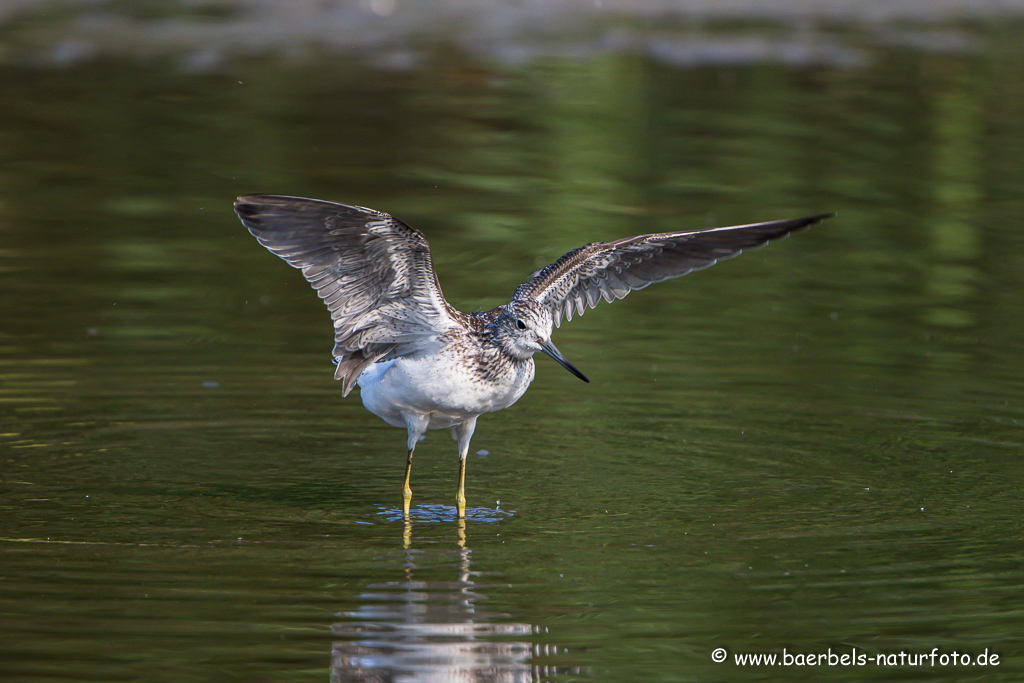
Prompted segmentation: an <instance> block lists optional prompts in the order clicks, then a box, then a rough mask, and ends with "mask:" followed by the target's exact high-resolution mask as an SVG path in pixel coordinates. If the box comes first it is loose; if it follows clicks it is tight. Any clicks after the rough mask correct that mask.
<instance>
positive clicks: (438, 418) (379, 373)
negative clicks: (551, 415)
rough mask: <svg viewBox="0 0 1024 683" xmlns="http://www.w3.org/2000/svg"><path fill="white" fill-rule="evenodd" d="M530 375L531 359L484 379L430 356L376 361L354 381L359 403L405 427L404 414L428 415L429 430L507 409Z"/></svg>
mask: <svg viewBox="0 0 1024 683" xmlns="http://www.w3.org/2000/svg"><path fill="white" fill-rule="evenodd" d="M533 376H534V366H533V359H530V360H528V361H526V362H523V363H520V364H518V365H516V366H511V367H510V369H509V371H508V372H507V373H502V374H501V376H500V377H497V378H487V379H486V380H485V379H483V378H481V377H479V376H478V375H477V374H476V373H475V372H474V369H473V368H467V367H466V366H464V365H460V364H458V363H452V362H450V361H449V359H447V358H446V357H444V356H429V357H425V358H423V357H421V358H398V359H395V360H392V361H388V362H386V363H375V364H373V365H371V366H370V367H369V368H368V369H367V370H366V371H365V372H363V374H362V375H361V376H360V377H359V381H358V384H359V393H360V396H361V397H362V399H363V405H364V406H366V409H367V410H369V411H370V412H371V413H373V414H374V415H376V416H378V417H380V418H381V419H383V420H384V421H385V422H387V423H388V424H390V425H393V426H395V427H406V426H407V425H408V423H407V421H406V419H405V415H410V416H426V417H428V418H429V420H430V423H429V426H428V429H444V428H447V427H452V426H454V425H457V424H461V423H463V422H465V421H466V420H468V419H470V418H472V417H476V416H477V415H481V414H483V413H491V412H494V411H496V410H501V409H503V408H508V407H509V406H510V405H512V404H513V403H515V402H516V401H518V400H519V398H520V397H521V396H522V395H523V394H524V393H526V389H527V388H528V387H529V386H530V382H532V381H533Z"/></svg>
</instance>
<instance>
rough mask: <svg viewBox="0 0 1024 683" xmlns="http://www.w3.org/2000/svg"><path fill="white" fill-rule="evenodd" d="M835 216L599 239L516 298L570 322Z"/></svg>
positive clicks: (519, 290) (563, 259)
mask: <svg viewBox="0 0 1024 683" xmlns="http://www.w3.org/2000/svg"><path fill="white" fill-rule="evenodd" d="M833 215H835V214H830V213H829V214H821V215H817V216H808V217H806V218H795V219H791V220H783V221H771V222H769V223H753V224H750V225H734V226H731V227H727V228H711V229H709V230H690V231H685V232H663V233H658V234H654V235H637V236H636V237H625V238H623V239H619V240H615V241H613V242H595V243H593V244H588V245H587V246H585V247H580V248H579V249H576V250H574V251H570V252H569V253H567V254H565V255H564V256H562V257H561V258H559V259H558V260H557V261H555V262H554V263H552V264H551V265H550V266H547V267H546V268H544V269H543V270H541V271H540V272H538V273H537V274H536V275H535V276H534V278H533V279H532V280H530V281H529V282H526V283H524V284H522V285H520V286H519V287H518V288H517V289H516V293H515V297H514V298H516V299H533V300H534V301H536V302H537V303H539V304H541V305H544V306H547V307H548V308H549V310H550V311H551V317H552V318H553V319H554V321H555V324H556V325H559V324H561V320H562V316H563V315H564V316H565V317H566V319H567V320H572V316H573V310H574V309H575V312H576V313H577V314H578V315H583V312H584V311H585V310H586V309H587V307H588V306H589V307H590V308H593V307H594V306H597V304H598V302H599V301H601V299H602V298H603V299H604V300H605V301H609V302H611V301H615V300H616V299H621V298H623V297H624V296H626V295H627V294H629V293H630V292H632V291H634V290H637V289H643V288H644V287H646V286H648V285H651V284H654V283H655V282H661V281H663V280H668V279H670V278H674V277H681V276H683V275H686V274H687V273H691V272H693V271H695V270H700V269H702V268H708V267H709V266H713V265H715V264H716V263H717V262H718V261H721V260H723V259H727V258H732V257H733V256H737V255H738V254H740V253H741V252H742V251H744V250H745V249H753V248H756V247H760V246H763V245H765V244H767V243H768V242H769V241H771V240H778V239H782V238H783V237H786V236H787V235H789V234H790V233H792V232H795V231H797V230H802V229H804V228H806V227H808V226H810V225H814V224H815V223H819V222H821V221H823V220H825V219H826V218H830V217H831V216H833Z"/></svg>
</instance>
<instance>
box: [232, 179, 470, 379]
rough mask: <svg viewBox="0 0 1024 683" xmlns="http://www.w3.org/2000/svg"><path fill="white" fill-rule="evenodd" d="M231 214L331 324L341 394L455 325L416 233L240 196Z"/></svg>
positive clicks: (376, 219) (306, 203)
mask: <svg viewBox="0 0 1024 683" xmlns="http://www.w3.org/2000/svg"><path fill="white" fill-rule="evenodd" d="M235 213H237V214H238V217H239V218H240V219H241V220H242V224H243V225H245V227H246V228H248V229H249V232H251V233H252V234H253V236H255V237H256V239H257V240H259V242H260V244H262V245H263V246H265V247H266V248H267V249H269V250H270V251H272V252H273V253H275V254H277V255H278V256H280V257H281V258H282V259H284V260H285V261H287V262H288V263H290V264H291V265H292V266H294V267H296V268H299V269H301V270H302V274H303V276H305V278H306V280H308V281H309V283H310V284H311V285H312V286H313V288H314V289H315V290H316V291H317V294H319V295H320V298H322V299H323V300H324V303H325V304H327V308H328V309H330V311H331V318H332V319H333V320H334V341H335V344H334V356H335V358H336V360H337V364H338V368H337V371H336V372H335V375H334V376H335V379H340V380H342V392H343V393H344V394H345V395H347V394H348V393H349V392H350V391H351V390H352V387H353V386H354V384H355V381H356V380H357V379H358V378H359V375H361V374H362V372H363V370H365V369H366V367H367V366H368V365H369V364H371V363H374V362H376V361H383V360H388V359H390V358H395V357H398V356H402V355H405V354H407V353H411V352H414V351H416V350H418V349H420V348H423V347H424V345H426V344H429V343H430V342H431V340H432V339H434V338H436V336H437V335H438V334H440V333H442V332H444V331H446V330H448V329H451V328H452V327H454V326H456V325H458V324H459V323H458V322H457V319H458V318H459V317H460V316H461V315H462V314H461V313H459V312H458V311H456V310H454V309H453V308H452V307H451V306H449V305H448V302H447V301H445V299H444V295H443V294H442V293H441V287H440V286H439V285H438V282H437V276H436V275H435V274H434V266H433V263H432V261H431V258H430V246H429V245H428V244H427V240H426V238H425V237H424V236H423V235H422V233H420V232H419V231H418V230H414V229H413V228H410V227H409V226H408V225H406V224H405V223H403V222H401V221H399V220H397V219H395V218H392V217H391V216H389V215H388V214H386V213H381V212H379V211H374V210H372V209H364V208H362V207H358V206H349V205H346V204H336V203H334V202H326V201H321V200H318V199H303V198H301V197H284V196H280V195H248V196H244V197H239V198H238V199H237V200H236V201H235Z"/></svg>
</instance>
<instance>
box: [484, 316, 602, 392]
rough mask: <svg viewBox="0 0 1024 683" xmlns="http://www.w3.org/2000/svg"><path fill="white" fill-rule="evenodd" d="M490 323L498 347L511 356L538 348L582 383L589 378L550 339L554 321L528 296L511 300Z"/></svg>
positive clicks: (521, 355)
mask: <svg viewBox="0 0 1024 683" xmlns="http://www.w3.org/2000/svg"><path fill="white" fill-rule="evenodd" d="M494 324H495V326H496V327H497V330H496V332H497V337H498V339H499V340H500V343H501V346H502V348H504V349H505V351H506V352H507V353H508V354H509V355H511V356H512V357H513V358H517V359H519V360H526V359H527V358H532V357H533V354H535V353H537V352H538V351H542V352H544V353H546V354H547V355H549V356H551V357H552V358H554V359H555V361H556V362H557V363H558V364H559V365H561V366H562V367H563V368H565V369H566V370H568V371H569V372H571V373H572V374H574V375H576V376H577V377H579V378H580V379H581V380H583V381H584V382H589V381H590V380H589V379H587V378H586V377H585V376H584V375H583V373H582V372H580V371H579V370H577V369H576V368H574V367H573V366H572V364H571V363H569V361H567V360H566V359H565V356H563V355H562V353H561V352H560V351H559V350H558V349H557V348H555V345H554V344H553V343H552V342H551V330H552V329H553V328H554V320H553V319H552V317H551V311H550V310H549V309H548V307H547V306H542V305H540V304H538V303H537V302H536V301H533V300H532V299H516V300H513V301H512V302H511V303H509V304H507V305H506V306H505V307H504V310H502V312H501V314H500V315H499V316H498V317H497V319H496V320H495V321H494Z"/></svg>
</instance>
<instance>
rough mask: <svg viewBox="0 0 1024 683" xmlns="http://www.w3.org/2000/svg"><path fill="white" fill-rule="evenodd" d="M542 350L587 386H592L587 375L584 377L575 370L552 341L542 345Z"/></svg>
mask: <svg viewBox="0 0 1024 683" xmlns="http://www.w3.org/2000/svg"><path fill="white" fill-rule="evenodd" d="M540 350H541V351H543V352H544V353H546V354H548V355H549V356H551V357H552V358H554V359H555V362H556V363H558V364H559V365H561V366H562V367H563V368H565V369H566V370H568V371H569V372H571V373H572V374H574V375H576V376H577V377H579V378H580V379H581V380H583V381H584V382H586V383H587V384H590V380H589V379H587V377H586V375H584V374H583V373H582V372H580V371H579V370H577V369H576V368H574V367H573V366H572V363H570V362H569V361H567V360H566V359H565V356H563V355H562V352H561V351H559V350H558V349H556V348H555V345H554V344H552V343H551V340H550V339H549V340H547V341H546V342H543V343H541V345H540Z"/></svg>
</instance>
